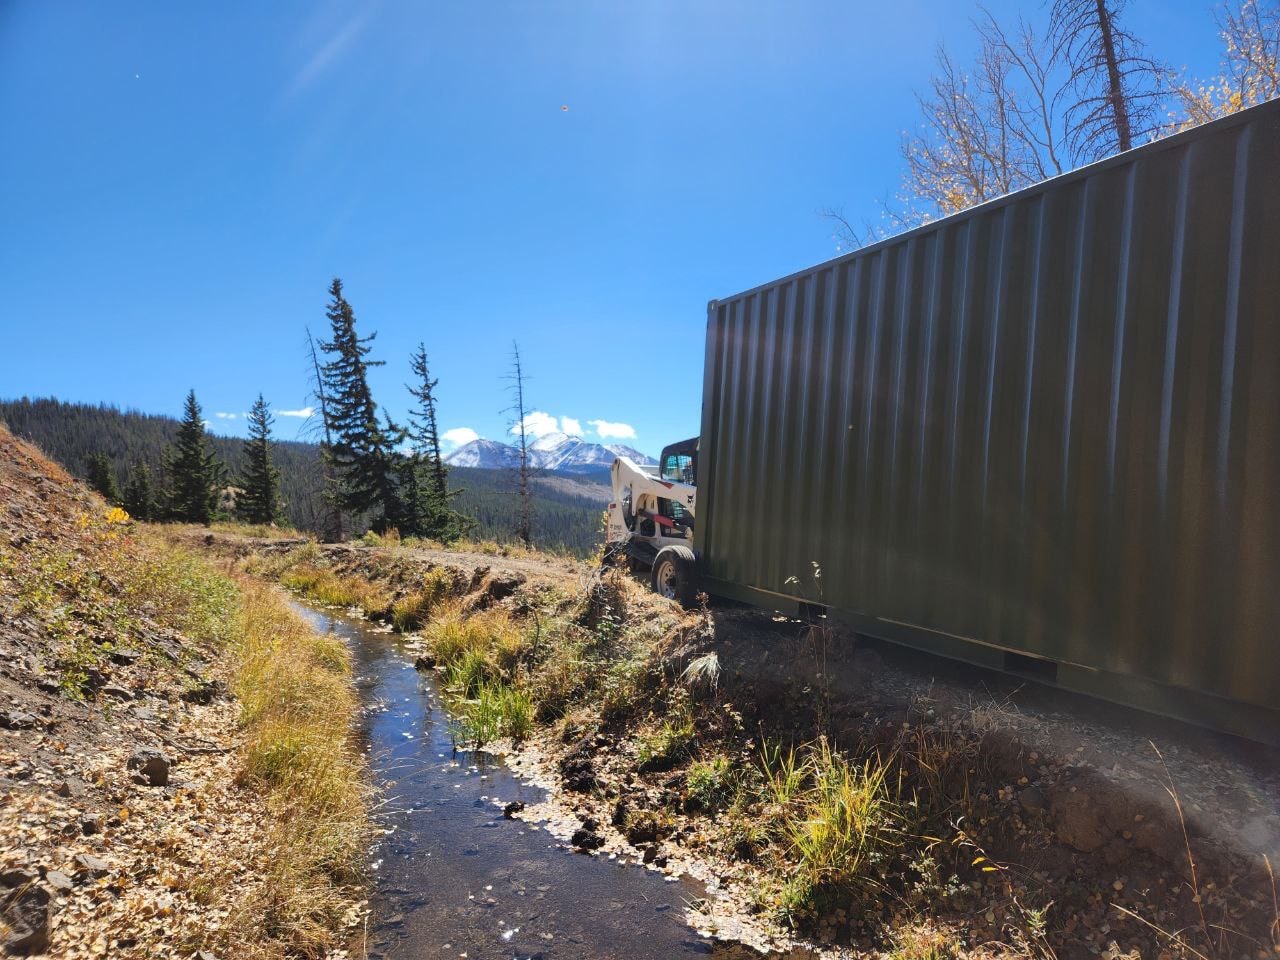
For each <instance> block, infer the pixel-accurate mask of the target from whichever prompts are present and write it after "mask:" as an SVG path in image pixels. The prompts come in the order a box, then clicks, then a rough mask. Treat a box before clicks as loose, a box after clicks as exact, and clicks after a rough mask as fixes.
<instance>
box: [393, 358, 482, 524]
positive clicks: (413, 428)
mask: <svg viewBox="0 0 1280 960" xmlns="http://www.w3.org/2000/svg"><path fill="white" fill-rule="evenodd" d="M410 369H411V370H412V371H413V374H414V376H415V377H417V382H416V383H413V384H410V385H409V388H408V389H409V393H411V394H412V395H413V397H414V399H415V400H417V401H418V403H417V406H416V407H415V408H414V409H413V410H411V411H410V412H409V427H408V429H407V431H406V433H407V436H408V439H409V440H410V441H411V442H412V444H413V447H414V453H413V456H412V457H410V458H409V465H408V470H407V477H406V481H405V498H404V499H405V504H406V512H408V513H411V514H412V515H413V521H414V527H415V529H414V532H415V533H418V534H420V535H422V536H426V537H430V538H431V539H433V540H439V541H441V542H443V543H449V542H451V541H453V540H457V539H458V538H459V537H462V536H464V535H465V534H466V533H467V531H469V530H470V529H471V528H472V527H473V526H475V520H474V519H472V518H471V517H468V516H466V515H465V514H462V513H459V512H457V511H456V510H454V509H452V508H451V506H450V504H451V502H452V501H453V499H454V498H455V497H456V496H458V494H459V493H461V491H460V490H454V491H452V492H450V490H449V482H448V475H449V468H448V467H446V466H445V464H444V458H443V457H441V456H440V430H439V425H438V422H437V420H436V397H435V389H436V384H437V383H438V382H439V381H438V380H433V379H432V378H431V369H430V367H429V365H428V363H427V348H426V345H425V344H422V343H419V344H418V349H417V352H416V353H414V355H413V356H412V357H411V358H410Z"/></svg>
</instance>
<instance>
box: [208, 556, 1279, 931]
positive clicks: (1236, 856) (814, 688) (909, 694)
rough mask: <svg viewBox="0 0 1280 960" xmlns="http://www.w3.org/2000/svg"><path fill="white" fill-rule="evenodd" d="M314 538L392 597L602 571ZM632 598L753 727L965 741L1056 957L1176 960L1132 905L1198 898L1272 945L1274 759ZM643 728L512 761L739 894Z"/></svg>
mask: <svg viewBox="0 0 1280 960" xmlns="http://www.w3.org/2000/svg"><path fill="white" fill-rule="evenodd" d="M203 539H204V540H205V545H206V546H207V547H209V548H211V549H214V550H216V551H218V552H220V553H222V554H225V555H229V556H236V557H246V556H249V555H271V554H276V553H280V552H282V551H288V550H291V549H295V548H296V547H297V544H296V543H289V542H280V541H260V540H250V539H245V538H239V537H235V536H231V535H226V534H219V533H214V534H210V535H203ZM314 549H317V550H318V552H319V555H320V556H321V557H323V559H324V562H325V563H327V564H329V565H331V566H332V567H333V568H334V569H335V570H336V571H338V572H340V573H347V574H360V575H361V576H365V577H369V578H371V579H374V580H376V581H377V582H379V583H382V584H384V585H386V586H387V587H389V588H390V589H391V590H392V592H393V593H403V592H404V591H407V590H410V589H412V588H413V586H414V585H415V584H416V583H418V582H421V580H422V578H423V576H424V575H425V573H426V572H427V571H429V570H433V569H438V568H443V569H446V570H448V571H449V572H450V575H451V576H452V577H453V579H454V582H455V587H456V589H455V593H456V595H457V596H458V597H459V598H461V600H462V602H463V604H464V605H465V606H466V608H467V609H469V610H480V609H484V608H487V607H490V606H494V605H502V606H505V607H508V608H510V609H512V610H515V611H517V612H518V611H519V610H520V609H521V608H522V607H525V606H527V602H528V596H529V595H530V594H531V593H536V592H537V591H538V590H540V589H542V588H545V587H554V588H557V589H560V590H568V591H578V592H583V591H589V590H591V589H593V584H598V582H599V578H598V576H597V575H596V574H595V573H594V572H593V571H592V570H591V568H590V567H588V566H587V565H585V564H581V563H576V562H572V561H564V560H560V559H552V558H549V559H548V560H546V561H541V560H539V559H536V558H530V557H500V556H498V557H495V556H488V555H479V554H467V553H455V552H452V551H445V550H418V549H411V548H396V549H394V550H386V549H382V548H376V547H366V546H362V545H334V546H324V547H318V548H314ZM625 604H626V609H627V614H626V615H627V617H628V618H640V619H656V620H659V621H661V623H662V624H663V629H664V631H665V633H666V639H665V641H664V644H665V649H664V652H663V657H664V663H665V664H666V669H667V670H668V672H669V673H670V674H671V675H672V676H678V675H679V674H680V673H681V671H683V669H684V668H685V667H686V666H687V665H688V663H689V662H690V661H692V660H693V659H694V658H696V657H701V656H705V655H707V654H710V653H714V654H715V655H716V658H717V660H718V662H719V664H720V667H721V673H720V679H719V684H720V687H719V693H718V696H720V697H722V698H724V699H725V700H726V701H732V704H733V707H734V709H735V710H736V711H738V712H740V713H741V715H742V718H743V725H744V728H745V729H746V730H748V731H751V732H752V734H753V735H755V736H759V735H767V736H769V737H774V738H786V737H793V738H794V739H796V740H797V741H803V740H806V739H809V738H811V737H812V736H813V734H814V731H815V730H819V729H820V730H823V731H825V732H826V733H827V735H828V736H829V737H830V738H831V739H832V740H833V741H834V742H835V743H836V744H838V745H848V746H854V745H856V747H857V749H859V750H864V751H865V750H866V749H867V748H868V745H876V744H882V745H884V747H885V748H886V749H890V750H892V749H900V748H901V746H902V744H903V742H904V740H909V739H910V738H928V737H935V738H942V739H944V740H945V741H946V742H947V743H950V744H952V748H953V749H954V750H956V751H957V752H962V753H963V754H964V756H965V757H966V758H968V761H969V762H970V763H971V764H972V766H971V768H970V769H969V771H968V772H969V774H972V775H973V782H974V794H973V796H972V798H971V803H970V807H969V809H968V811H967V815H968V816H970V817H971V818H973V819H974V820H975V821H980V822H981V829H980V833H981V836H982V838H983V842H984V844H985V845H986V846H985V847H984V850H985V851H986V853H987V854H988V855H989V856H990V857H991V858H992V860H993V861H996V862H999V863H1002V864H1005V865H1007V867H1008V870H1009V871H1010V875H1011V876H1012V875H1014V874H1016V876H1017V878H1018V880H1017V884H1018V886H1017V888H1018V889H1019V890H1021V891H1023V892H1024V894H1025V895H1027V896H1030V895H1032V894H1034V895H1036V896H1039V897H1041V898H1042V899H1044V900H1046V901H1052V902H1053V904H1054V905H1055V906H1054V909H1055V910H1056V911H1057V914H1056V916H1055V922H1056V924H1057V930H1058V935H1059V946H1058V952H1059V955H1060V956H1063V957H1073V956H1082V957H1083V956H1095V955H1102V954H1104V953H1106V952H1107V951H1108V950H1110V951H1112V953H1111V955H1112V956H1119V955H1121V953H1123V949H1124V948H1125V945H1130V944H1132V945H1136V946H1137V947H1139V948H1141V949H1142V955H1144V956H1145V955H1147V952H1146V951H1147V950H1148V949H1150V950H1151V951H1153V952H1152V953H1151V955H1152V956H1155V955H1157V954H1158V953H1160V952H1164V953H1168V954H1169V955H1171V956H1176V955H1178V950H1180V949H1181V948H1179V947H1178V946H1177V944H1176V943H1175V942H1174V941H1172V940H1170V938H1169V937H1168V936H1164V935H1161V934H1159V933H1156V932H1153V930H1154V928H1150V927H1146V926H1144V925H1143V923H1142V922H1141V921H1138V920H1135V919H1133V918H1132V916H1131V915H1132V914H1137V915H1138V916H1144V917H1150V918H1152V922H1153V923H1155V924H1156V925H1157V926H1159V927H1162V928H1165V929H1169V930H1176V929H1181V928H1182V927H1183V926H1185V925H1186V924H1187V923H1195V922H1197V920H1196V918H1197V917H1198V916H1201V915H1202V913H1201V911H1203V915H1205V916H1209V917H1211V918H1212V919H1211V920H1207V921H1206V925H1207V926H1212V925H1213V924H1215V923H1216V924H1223V925H1226V924H1231V925H1234V926H1233V928H1232V929H1233V930H1235V931H1238V932H1242V934H1243V935H1244V936H1253V937H1254V938H1255V939H1254V942H1255V943H1257V944H1258V947H1257V950H1258V951H1261V953H1259V954H1258V955H1259V956H1261V955H1263V954H1265V955H1271V954H1270V953H1267V951H1273V952H1275V951H1276V946H1275V945H1274V943H1269V942H1268V939H1270V940H1274V938H1275V937H1276V935H1277V930H1276V928H1275V927H1274V926H1273V923H1274V921H1275V920H1276V913H1275V911H1274V909H1273V907H1272V904H1273V903H1274V901H1273V899H1272V898H1273V896H1274V886H1273V885H1272V884H1273V880H1272V878H1271V877H1270V875H1269V872H1268V861H1269V863H1270V864H1276V863H1277V861H1278V860H1280V756H1278V755H1277V753H1276V752H1275V751H1270V750H1267V749H1264V748H1262V747H1259V746H1256V745H1253V744H1247V743H1243V742H1241V741H1238V740H1234V739H1232V738H1229V737H1225V736H1222V735H1218V734H1213V733H1210V732H1208V731H1204V730H1199V729H1196V728H1192V727H1188V726H1185V725H1182V724H1176V723H1172V722H1170V721H1166V720H1163V719H1159V718H1153V717H1150V716H1147V715H1144V714H1140V713H1137V712H1135V711H1129V710H1125V709H1123V708H1119V707H1114V706H1110V705H1105V704H1099V703H1097V702H1096V701H1092V700H1089V699H1088V698H1084V697H1080V696H1076V695H1070V694H1065V693H1063V692H1061V691H1057V690H1051V689H1047V688H1043V687H1039V686H1036V685H1034V684H1029V683H1025V682H1022V681H1019V680H1015V679H1012V678H1009V677H1005V676H1002V675H999V674H993V673H991V672H988V671H983V670H979V669H977V668H973V667H968V666H965V665H960V664H955V663H952V662H950V661H946V660H942V659H939V658H934V657H930V656H927V655H924V654H920V653H917V652H914V651H910V650H906V649H904V648H900V647H896V646H893V645H890V644H884V643H879V642H875V641H872V640H869V639H868V638H862V637H858V636H855V635H853V634H850V633H847V632H843V631H840V630H831V631H821V632H819V633H817V634H815V632H814V631H811V630H808V629H806V627H805V626H804V625H803V624H799V623H797V622H795V621H792V620H787V619H785V618H782V617H779V616H775V615H771V614H769V613H766V612H761V611H755V610H748V609H743V608H738V607H727V606H726V607H722V608H717V607H713V608H712V609H710V610H708V611H705V612H704V613H702V614H699V613H696V612H695V613H692V614H689V613H684V612H681V611H679V610H676V609H675V608H674V607H673V606H671V605H670V604H668V603H666V602H665V601H662V600H660V599H658V598H656V597H653V596H652V595H650V594H648V593H647V591H645V590H644V589H643V587H642V586H641V585H640V584H638V583H632V584H631V585H630V586H629V587H628V588H627V589H626V591H625ZM634 734H635V730H634V729H633V728H632V726H631V724H630V722H629V721H627V720H623V721H622V722H615V723H610V722H607V721H604V722H600V723H597V724H595V725H594V726H593V727H592V728H590V729H581V728H578V727H573V726H570V727H563V726H562V727H560V728H559V729H556V730H552V729H546V730H544V731H543V732H542V733H541V734H539V735H538V737H537V738H536V742H535V744H534V745H533V747H534V749H531V750H530V751H529V753H530V755H531V756H532V759H530V760H529V761H528V762H527V763H526V764H525V768H526V770H527V771H528V772H530V773H531V774H537V773H541V774H542V775H544V776H545V777H546V778H547V781H548V783H549V784H550V785H551V786H553V787H556V788H558V789H557V794H556V796H557V798H558V801H559V802H561V803H562V804H563V805H564V807H565V808H566V809H567V810H570V811H572V812H574V813H575V814H576V815H578V816H579V817H580V818H581V819H586V820H590V821H592V822H595V823H601V824H609V825H611V826H606V827H604V831H605V832H606V833H607V834H608V835H609V842H610V843H611V844H616V845H618V847H617V848H618V849H630V850H632V851H633V852H637V851H638V852H639V853H641V854H643V855H648V850H647V848H649V847H652V848H653V851H654V855H660V856H662V857H663V858H664V859H668V858H669V859H670V860H671V862H672V863H673V864H682V865H683V866H684V867H685V868H686V869H688V870H689V871H690V872H693V873H695V874H697V875H699V876H702V877H708V878H711V879H713V880H714V881H715V882H717V883H722V884H723V886H724V887H725V888H726V889H727V890H730V891H732V890H733V888H734V887H735V885H736V886H738V887H747V886H749V885H750V883H751V882H752V877H753V874H752V870H751V868H750V866H749V865H744V864H743V863H741V862H738V861H737V860H736V857H735V855H734V853H733V851H732V850H731V849H728V847H727V846H726V844H724V843H720V842H717V841H716V840H715V839H714V833H715V829H714V824H710V825H709V824H708V823H706V822H705V820H706V818H705V817H699V816H698V814H697V813H696V812H693V811H690V810H689V809H688V805H687V803H685V802H684V798H683V794H682V792H683V791H684V790H685V789H686V784H685V782H684V781H683V779H682V777H683V774H682V771H681V770H680V769H678V768H677V769H670V770H663V771H654V770H650V771H647V772H646V771H639V770H637V769H636V764H635V761H634V751H632V750H631V749H630V747H629V744H630V742H631V741H632V740H633V738H634ZM516 763H517V766H519V765H520V761H519V760H517V761H516ZM678 766H679V765H677V767H678ZM628 806H630V807H632V808H636V809H638V810H640V811H643V810H645V809H647V808H662V809H664V810H670V809H675V810H676V811H678V812H677V814H676V816H675V817H674V824H675V825H674V827H669V828H667V829H665V830H664V835H663V836H661V837H658V836H649V835H648V834H644V835H643V836H642V835H641V834H642V833H644V832H643V831H639V832H636V831H630V832H628V830H627V828H626V824H627V817H626V816H625V815H623V814H620V812H619V811H620V810H623V808H626V807H628ZM641 819H642V818H641ZM709 833H710V834H712V835H713V839H712V840H710V841H708V840H707V839H706V836H707V834H709ZM972 882H973V883H975V884H981V883H983V882H985V880H984V878H982V877H978V878H976V879H974V880H973V881H972ZM981 899H982V898H981V897H978V898H977V899H976V900H975V902H977V901H980V900H981ZM739 905H740V906H741V908H742V909H741V911H740V913H741V916H743V917H746V916H748V915H749V914H751V912H752V909H753V908H752V907H751V906H750V904H748V903H746V901H745V900H742V901H741V902H740V904H739ZM958 912H959V914H960V916H952V917H950V920H951V921H952V922H959V923H961V924H963V925H967V928H968V933H969V935H970V940H971V941H972V942H975V943H976V942H982V941H983V939H984V938H991V939H999V937H1000V935H1001V923H1002V918H1001V917H1000V916H999V915H998V911H996V912H995V913H994V914H993V912H992V911H986V912H985V913H981V912H977V913H974V912H973V911H971V910H970V911H967V912H966V911H965V910H960V911H958ZM810 933H811V934H813V935H815V936H816V937H817V939H818V940H819V941H822V940H824V939H825V940H826V941H828V942H837V941H840V940H842V939H847V938H848V936H849V935H850V934H849V932H848V930H843V931H842V930H837V929H835V928H834V927H832V926H830V925H827V926H825V927H824V926H822V925H819V927H818V928H817V929H816V930H811V931H810ZM1116 951H1119V952H1116ZM1170 951H1173V952H1170ZM1184 952H1185V951H1184ZM1187 955H1190V954H1189V953H1188V954H1187ZM1221 955H1223V956H1228V955H1231V954H1230V953H1223V954H1221ZM1277 955H1280V953H1277Z"/></svg>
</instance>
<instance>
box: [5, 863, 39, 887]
mask: <svg viewBox="0 0 1280 960" xmlns="http://www.w3.org/2000/svg"><path fill="white" fill-rule="evenodd" d="M39 879H40V874H38V873H37V872H36V871H34V870H32V869H31V868H30V867H6V868H5V869H4V870H0V887H25V886H27V885H28V884H31V883H35V882H36V881H37V880H39Z"/></svg>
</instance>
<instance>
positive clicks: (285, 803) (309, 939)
mask: <svg viewBox="0 0 1280 960" xmlns="http://www.w3.org/2000/svg"><path fill="white" fill-rule="evenodd" d="M241 590H242V601H241V604H240V609H239V611H238V617H237V630H236V636H235V638H234V640H233V644H232V652H233V656H234V657H235V661H236V663H235V670H234V680H233V690H234V692H235V695H236V697H237V699H238V700H239V701H240V705H241V722H242V723H243V725H244V728H245V732H246V744H245V747H244V773H243V776H244V779H245V782H246V783H247V784H249V785H251V786H253V787H256V788H257V789H259V790H261V791H262V792H263V793H264V794H265V795H266V797H267V802H268V808H269V809H270V811H271V813H272V817H273V822H272V823H271V825H270V827H269V828H268V829H269V831H270V841H269V842H270V846H271V848H272V856H271V858H270V866H269V872H268V874H267V876H266V877H264V887H263V889H262V890H260V891H257V892H256V893H255V896H254V897H253V900H252V901H251V902H250V901H246V902H242V903H241V904H240V905H239V908H238V914H239V917H238V919H239V922H241V923H243V924H245V925H246V926H254V925H261V927H262V929H263V930H264V931H265V932H266V933H267V935H268V936H270V937H272V938H273V939H276V940H279V941H280V942H282V943H283V944H287V948H288V952H290V953H296V954H301V955H303V956H317V955H321V954H323V953H324V952H325V951H327V950H329V949H332V948H333V947H335V946H338V945H339V944H338V942H337V936H338V934H339V932H340V931H341V930H342V928H343V926H344V915H345V914H346V912H347V911H348V909H349V907H350V905H351V889H350V888H351V885H353V884H355V883H356V882H357V881H358V880H359V876H360V865H361V862H362V859H363V856H364V853H365V850H366V849H367V847H368V844H369V843H370V841H371V840H372V833H371V830H370V826H369V822H368V819H367V817H368V803H369V795H368V789H367V787H366V785H365V781H364V767H363V763H362V761H361V758H360V754H359V752H358V750H357V748H356V746H355V742H354V738H353V726H352V723H353V718H354V717H355V716H356V712H357V703H356V698H355V692H354V690H353V689H352V686H351V682H350V664H349V654H348V652H347V649H346V647H345V646H344V645H343V644H342V642H341V641H340V640H338V639H337V638H335V637H332V636H328V635H322V634H319V633H316V632H315V631H314V630H312V629H311V628H310V627H309V626H307V624H306V623H304V622H303V621H302V620H301V619H299V618H298V616H297V615H296V614H294V613H293V611H292V610H290V609H289V608H288V607H287V606H286V605H285V604H284V602H283V601H282V599H281V598H280V597H279V596H278V595H277V594H276V593H275V592H273V591H272V589H271V588H269V587H266V586H263V585H261V584H257V583H254V582H252V581H249V580H245V581H242V583H241Z"/></svg>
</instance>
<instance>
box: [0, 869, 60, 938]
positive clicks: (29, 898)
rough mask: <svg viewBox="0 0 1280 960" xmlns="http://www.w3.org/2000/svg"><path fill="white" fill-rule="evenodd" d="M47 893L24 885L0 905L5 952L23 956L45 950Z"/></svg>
mask: <svg viewBox="0 0 1280 960" xmlns="http://www.w3.org/2000/svg"><path fill="white" fill-rule="evenodd" d="M50 899H51V897H50V895H49V891H48V890H46V889H44V887H37V886H26V887H22V888H19V889H16V890H13V891H12V892H11V893H10V894H9V895H8V896H7V897H6V898H5V899H4V903H3V906H0V921H2V922H0V928H2V929H3V930H4V931H5V932H4V940H3V946H4V949H5V952H6V953H13V954H19V955H27V954H33V953H44V952H45V951H46V950H48V949H49V935H50V924H49V920H50V910H49V901H50Z"/></svg>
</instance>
